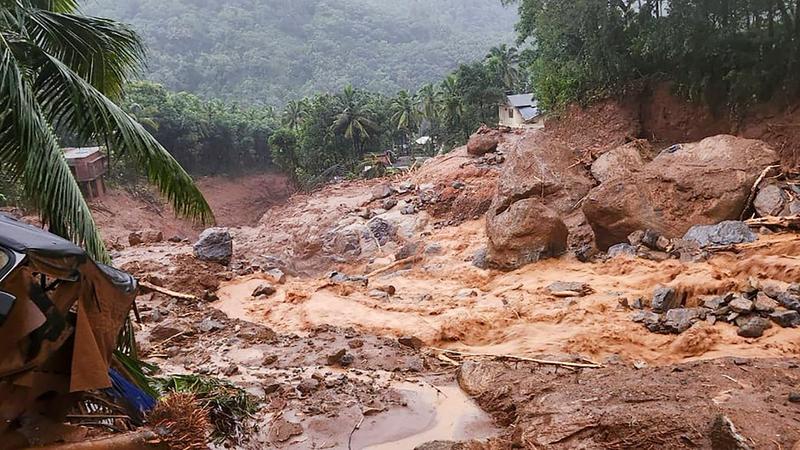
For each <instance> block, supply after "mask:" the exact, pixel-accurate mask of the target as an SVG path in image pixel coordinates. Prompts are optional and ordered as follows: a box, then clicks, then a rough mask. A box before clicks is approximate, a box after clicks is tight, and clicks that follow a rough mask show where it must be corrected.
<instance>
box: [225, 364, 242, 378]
mask: <svg viewBox="0 0 800 450" xmlns="http://www.w3.org/2000/svg"><path fill="white" fill-rule="evenodd" d="M237 373H239V366H237V365H236V364H234V363H230V364H229V365H228V367H226V368H225V369H223V370H222V374H223V375H225V376H226V377H231V376H234V375H236V374H237Z"/></svg>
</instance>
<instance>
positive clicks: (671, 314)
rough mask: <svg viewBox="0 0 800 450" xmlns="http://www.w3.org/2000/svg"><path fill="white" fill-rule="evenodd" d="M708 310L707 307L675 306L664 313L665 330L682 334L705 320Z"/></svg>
mask: <svg viewBox="0 0 800 450" xmlns="http://www.w3.org/2000/svg"><path fill="white" fill-rule="evenodd" d="M707 313H708V310H707V309H705V308H675V309H670V310H669V311H667V313H666V314H665V315H664V322H663V327H664V332H667V333H674V334H681V333H683V332H684V331H686V330H688V329H689V328H691V327H692V325H694V324H695V322H699V321H701V320H705V318H706V314H707Z"/></svg>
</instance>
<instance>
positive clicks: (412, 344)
mask: <svg viewBox="0 0 800 450" xmlns="http://www.w3.org/2000/svg"><path fill="white" fill-rule="evenodd" d="M397 342H399V343H400V345H404V346H406V347H409V348H413V349H414V350H419V349H421V348H422V347H424V346H425V342H423V341H422V339H420V338H418V337H416V336H403V337H401V338H399V339H398V340H397Z"/></svg>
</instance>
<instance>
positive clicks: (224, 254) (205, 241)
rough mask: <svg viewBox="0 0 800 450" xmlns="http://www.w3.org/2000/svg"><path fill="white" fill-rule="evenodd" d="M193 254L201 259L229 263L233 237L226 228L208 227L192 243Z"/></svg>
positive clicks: (231, 255) (231, 254)
mask: <svg viewBox="0 0 800 450" xmlns="http://www.w3.org/2000/svg"><path fill="white" fill-rule="evenodd" d="M194 256H195V257H196V258H197V259H200V260H202V261H211V262H217V263H220V264H225V265H227V264H229V263H230V262H231V257H233V238H232V237H231V234H230V232H228V229H227V228H209V229H207V230H205V231H203V232H202V233H201V234H200V238H199V239H198V240H197V242H195V244H194Z"/></svg>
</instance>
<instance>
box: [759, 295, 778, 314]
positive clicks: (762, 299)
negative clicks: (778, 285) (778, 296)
mask: <svg viewBox="0 0 800 450" xmlns="http://www.w3.org/2000/svg"><path fill="white" fill-rule="evenodd" d="M753 306H754V307H755V310H756V311H758V312H762V313H771V312H773V311H775V309H776V308H777V307H778V306H779V304H778V302H776V301H775V300H773V299H771V298H770V297H769V296H768V295H767V294H765V293H763V292H759V293H758V294H756V300H755V301H754V302H753Z"/></svg>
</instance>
